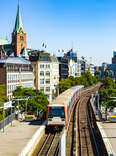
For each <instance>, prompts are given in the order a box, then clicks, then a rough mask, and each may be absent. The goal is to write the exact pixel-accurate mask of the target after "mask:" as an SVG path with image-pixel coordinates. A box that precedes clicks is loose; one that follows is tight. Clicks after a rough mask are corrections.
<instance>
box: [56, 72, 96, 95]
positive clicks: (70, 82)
mask: <svg viewBox="0 0 116 156" xmlns="http://www.w3.org/2000/svg"><path fill="white" fill-rule="evenodd" d="M98 81H99V79H98V78H96V77H95V76H92V75H91V73H90V72H89V71H86V72H84V73H82V75H81V77H73V76H70V77H68V78H67V79H62V80H61V81H60V82H59V92H60V93H62V92H63V91H65V90H66V89H68V88H71V87H72V86H76V85H84V86H85V87H88V86H91V85H93V84H94V83H96V82H98Z"/></svg>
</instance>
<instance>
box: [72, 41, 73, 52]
mask: <svg viewBox="0 0 116 156" xmlns="http://www.w3.org/2000/svg"><path fill="white" fill-rule="evenodd" d="M72 50H73V41H72Z"/></svg>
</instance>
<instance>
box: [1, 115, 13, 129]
mask: <svg viewBox="0 0 116 156" xmlns="http://www.w3.org/2000/svg"><path fill="white" fill-rule="evenodd" d="M15 119H16V114H15V113H12V114H11V115H9V116H7V117H6V118H5V119H4V120H1V121H0V130H1V129H4V127H5V126H7V125H8V124H10V123H11V124H12V121H13V120H15Z"/></svg>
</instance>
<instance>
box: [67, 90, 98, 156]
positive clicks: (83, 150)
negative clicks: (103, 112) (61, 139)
mask: <svg viewBox="0 0 116 156" xmlns="http://www.w3.org/2000/svg"><path fill="white" fill-rule="evenodd" d="M96 90H98V87H97V88H94V89H91V90H90V89H89V90H87V89H86V90H83V91H82V93H81V96H80V98H79V99H78V102H77V104H75V106H74V109H73V111H72V115H71V119H70V123H69V125H68V128H67V143H66V151H67V154H66V155H67V156H74V155H79V156H93V155H94V151H93V147H92V144H93V143H92V142H91V133H92V135H93V132H92V128H90V126H91V123H90V119H89V115H88V111H87V102H88V100H89V97H90V95H91V94H92V93H94V92H95V91H96ZM92 137H94V135H93V136H92ZM93 140H94V141H95V138H93ZM98 155H99V154H98Z"/></svg>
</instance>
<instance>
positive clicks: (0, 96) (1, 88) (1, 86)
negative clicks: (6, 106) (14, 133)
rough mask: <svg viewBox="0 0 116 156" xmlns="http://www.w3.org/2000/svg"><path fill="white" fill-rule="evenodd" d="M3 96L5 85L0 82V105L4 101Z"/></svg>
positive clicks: (0, 116) (0, 112)
mask: <svg viewBox="0 0 116 156" xmlns="http://www.w3.org/2000/svg"><path fill="white" fill-rule="evenodd" d="M6 99H7V98H6V96H5V85H4V84H0V106H1V105H3V103H4V102H5V101H6ZM1 119H2V109H0V120H1Z"/></svg>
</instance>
